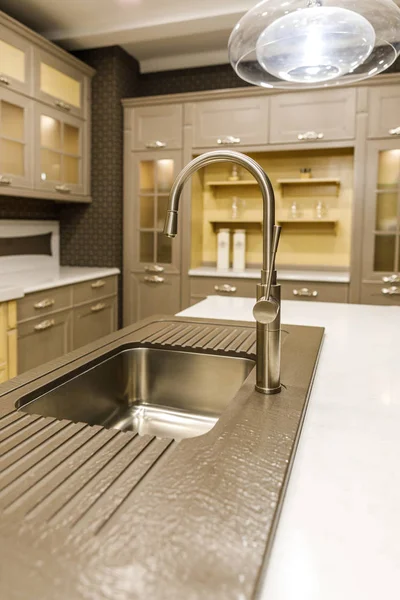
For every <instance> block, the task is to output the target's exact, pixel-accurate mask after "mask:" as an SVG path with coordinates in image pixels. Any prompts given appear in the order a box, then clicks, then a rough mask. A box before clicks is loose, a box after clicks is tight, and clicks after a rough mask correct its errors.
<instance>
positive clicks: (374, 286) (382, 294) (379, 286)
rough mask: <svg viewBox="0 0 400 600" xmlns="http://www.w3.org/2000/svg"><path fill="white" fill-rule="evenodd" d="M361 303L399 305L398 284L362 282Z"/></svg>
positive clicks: (399, 287)
mask: <svg viewBox="0 0 400 600" xmlns="http://www.w3.org/2000/svg"><path fill="white" fill-rule="evenodd" d="M361 304H380V305H382V306H400V284H399V283H398V282H397V283H396V282H389V283H363V285H362V288H361Z"/></svg>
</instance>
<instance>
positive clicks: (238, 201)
mask: <svg viewBox="0 0 400 600" xmlns="http://www.w3.org/2000/svg"><path fill="white" fill-rule="evenodd" d="M244 204H245V201H244V200H243V198H239V197H238V196H233V197H232V213H231V218H232V219H240V218H241V216H242V209H243V207H244Z"/></svg>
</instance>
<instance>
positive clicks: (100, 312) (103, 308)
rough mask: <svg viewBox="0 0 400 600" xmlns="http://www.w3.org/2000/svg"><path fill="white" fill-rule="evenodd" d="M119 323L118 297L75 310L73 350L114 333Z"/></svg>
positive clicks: (104, 299)
mask: <svg viewBox="0 0 400 600" xmlns="http://www.w3.org/2000/svg"><path fill="white" fill-rule="evenodd" d="M117 321H118V319H117V297H116V296H112V297H111V298H103V299H102V300H98V301H96V302H94V303H89V304H85V305H83V306H80V307H78V308H74V310H73V332H72V348H73V350H76V349H77V348H80V347H81V346H85V345H86V344H90V343H91V342H94V341H96V340H98V339H100V338H102V337H104V336H106V335H109V334H110V333H113V331H116V330H117V328H118V327H117Z"/></svg>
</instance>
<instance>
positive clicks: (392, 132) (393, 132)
mask: <svg viewBox="0 0 400 600" xmlns="http://www.w3.org/2000/svg"><path fill="white" fill-rule="evenodd" d="M389 135H400V127H395V128H394V129H389Z"/></svg>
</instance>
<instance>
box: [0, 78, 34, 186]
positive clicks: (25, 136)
mask: <svg viewBox="0 0 400 600" xmlns="http://www.w3.org/2000/svg"><path fill="white" fill-rule="evenodd" d="M31 115H32V101H31V100H30V99H29V98H26V97H25V96H21V95H20V94H16V93H14V92H12V91H11V90H8V89H7V90H4V89H0V187H1V188H2V190H3V189H5V188H7V189H10V188H23V187H30V188H32V187H33V184H32V154H33V153H32V136H33V132H32V130H31V129H32V116H31Z"/></svg>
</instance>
